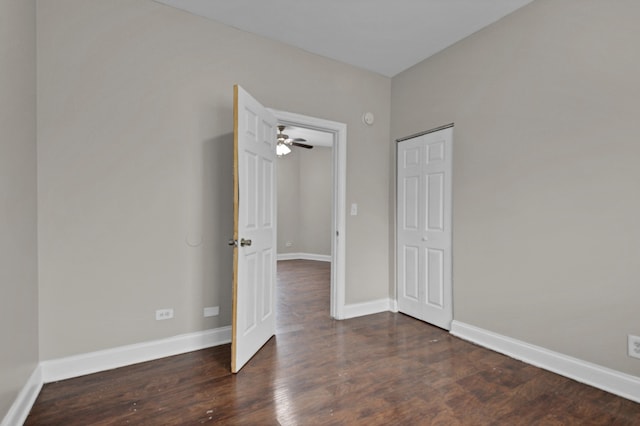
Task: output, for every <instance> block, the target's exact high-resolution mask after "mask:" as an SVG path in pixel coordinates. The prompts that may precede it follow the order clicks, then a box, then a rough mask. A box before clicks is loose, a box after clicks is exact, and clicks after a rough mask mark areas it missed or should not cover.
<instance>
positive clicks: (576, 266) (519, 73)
mask: <svg viewBox="0 0 640 426" xmlns="http://www.w3.org/2000/svg"><path fill="white" fill-rule="evenodd" d="M638 16H640V3H638V2H636V1H631V0H627V1H624V0H620V1H615V2H603V1H600V0H567V1H562V2H559V1H551V0H538V1H535V2H533V3H532V4H530V5H529V6H526V7H525V8H523V9H521V10H519V11H517V12H515V13H514V14H512V15H511V16H508V17H506V18H505V19H503V20H501V21H499V22H498V23H496V24H495V25H492V26H490V27H488V28H486V29H484V30H482V31H480V32H479V33H476V34H475V35H473V36H471V37H470V38H468V39H466V40H464V41H462V42H459V43H458V44H456V45H454V46H453V47H451V48H449V49H446V50H445V51H443V52H441V53H440V54H438V55H436V56H434V57H432V58H430V59H428V60H426V61H424V62H422V63H420V64H418V65H416V66H415V67H413V68H411V69H409V70H407V71H406V72H403V73H402V74H400V75H398V76H396V77H394V78H393V80H392V137H393V138H397V137H401V136H405V135H409V134H412V133H415V132H418V131H420V130H425V129H429V128H432V127H435V126H438V125H442V124H446V123H450V122H455V129H454V160H453V168H454V178H453V191H454V196H453V210H454V218H453V220H454V223H453V229H454V231H453V232H454V242H453V244H454V252H453V256H454V271H453V277H454V317H455V319H456V320H458V321H462V322H465V323H468V324H472V325H475V326H478V327H482V328H484V329H487V330H490V331H493V332H496V333H500V334H503V335H506V336H510V337H512V338H516V339H520V340H523V341H526V342H529V343H532V344H535V345H539V346H542V347H545V348H548V349H551V350H553V351H558V352H561V353H564V354H567V355H570V356H574V357H577V358H580V359H583V360H587V361H590V362H594V363H596V364H600V365H603V366H606V367H610V368H613V369H616V370H619V371H623V372H626V373H629V374H633V375H636V376H638V375H640V361H639V360H636V359H632V358H629V357H627V355H626V341H627V334H628V333H633V334H636V335H638V334H640V322H639V321H638V318H639V317H638V300H640V285H638V277H639V276H640V262H639V261H638V255H639V254H640V220H638V217H639V216H640V197H639V196H638V182H640V167H639V166H638V159H640V143H638V142H639V140H638V135H640V119H639V117H640V107H639V106H638V100H639V99H640V84H639V83H638V76H639V75H640V55H639V54H638V47H637V43H638V36H639V32H638V22H637V20H638Z"/></svg>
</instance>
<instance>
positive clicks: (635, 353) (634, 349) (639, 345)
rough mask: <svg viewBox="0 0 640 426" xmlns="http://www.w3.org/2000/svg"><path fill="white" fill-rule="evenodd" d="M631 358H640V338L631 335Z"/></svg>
mask: <svg viewBox="0 0 640 426" xmlns="http://www.w3.org/2000/svg"><path fill="white" fill-rule="evenodd" d="M629 356H630V357H632V358H640V337H638V336H632V335H631V334H630V335H629Z"/></svg>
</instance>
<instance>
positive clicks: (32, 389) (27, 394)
mask: <svg viewBox="0 0 640 426" xmlns="http://www.w3.org/2000/svg"><path fill="white" fill-rule="evenodd" d="M42 384H43V382H42V369H41V367H40V365H38V366H37V367H36V369H35V370H33V373H31V376H29V380H27V383H26V384H25V385H24V387H23V388H22V390H21V391H20V393H19V394H18V396H17V397H16V399H15V401H13V404H12V405H11V407H10V408H9V411H8V412H7V414H6V415H5V416H4V419H2V422H0V426H14V425H21V424H24V422H25V420H27V416H28V415H29V412H30V411H31V407H33V404H34V403H35V402H36V398H38V394H40V389H42Z"/></svg>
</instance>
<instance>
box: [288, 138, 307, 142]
mask: <svg viewBox="0 0 640 426" xmlns="http://www.w3.org/2000/svg"><path fill="white" fill-rule="evenodd" d="M306 141H307V140H306V139H302V138H293V139H291V142H306Z"/></svg>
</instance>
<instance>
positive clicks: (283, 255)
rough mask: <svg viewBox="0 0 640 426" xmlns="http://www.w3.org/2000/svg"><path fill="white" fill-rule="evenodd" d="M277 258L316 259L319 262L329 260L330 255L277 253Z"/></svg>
mask: <svg viewBox="0 0 640 426" xmlns="http://www.w3.org/2000/svg"><path fill="white" fill-rule="evenodd" d="M278 260H317V261H320V262H331V255H329V254H313V253H278Z"/></svg>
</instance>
